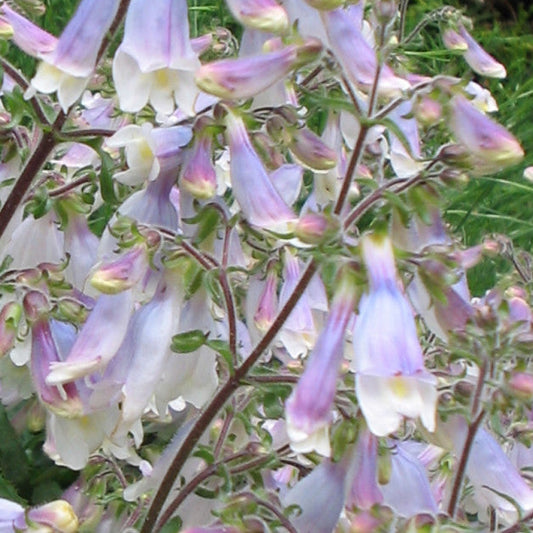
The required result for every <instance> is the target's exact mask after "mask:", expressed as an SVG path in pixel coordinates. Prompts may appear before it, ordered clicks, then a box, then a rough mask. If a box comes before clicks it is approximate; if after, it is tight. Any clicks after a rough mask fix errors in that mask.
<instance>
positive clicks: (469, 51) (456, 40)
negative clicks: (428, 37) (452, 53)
mask: <svg viewBox="0 0 533 533" xmlns="http://www.w3.org/2000/svg"><path fill="white" fill-rule="evenodd" d="M458 29H459V32H456V31H455V30H452V29H448V30H446V31H445V32H444V35H443V40H444V44H445V45H446V48H449V49H451V50H459V51H461V52H463V53H464V58H465V61H466V62H467V63H468V64H469V66H470V68H471V69H472V70H473V71H474V72H476V73H477V74H480V75H481V76H488V77H489V78H505V76H507V71H506V70H505V67H504V66H503V65H502V64H501V63H499V62H498V61H496V59H494V58H493V57H492V56H491V55H490V54H488V53H487V52H486V51H485V50H484V49H483V48H482V47H481V46H480V45H479V43H478V42H477V41H476V40H475V39H474V38H473V37H472V36H471V35H470V34H469V33H468V32H467V31H466V29H465V27H464V26H463V25H462V24H461V25H459V28H458Z"/></svg>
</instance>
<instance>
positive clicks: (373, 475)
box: [346, 429, 383, 510]
mask: <svg viewBox="0 0 533 533" xmlns="http://www.w3.org/2000/svg"><path fill="white" fill-rule="evenodd" d="M353 460H354V465H353V481H352V483H351V487H350V490H349V493H348V495H347V501H346V507H348V508H349V509H350V508H352V507H355V508H357V509H363V510H368V509H371V508H372V506H374V505H376V504H380V503H382V502H383V494H382V493H381V489H380V486H379V484H378V440H377V438H376V437H375V436H374V435H372V433H370V432H369V431H368V430H367V429H363V430H362V432H361V435H360V436H359V438H358V440H357V445H356V448H355V456H354V459H353Z"/></svg>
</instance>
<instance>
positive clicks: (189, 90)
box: [113, 0, 200, 115]
mask: <svg viewBox="0 0 533 533" xmlns="http://www.w3.org/2000/svg"><path fill="white" fill-rule="evenodd" d="M199 66H200V62H199V60H198V56H197V55H196V53H195V52H194V50H193V49H192V45H191V41H190V38H189V22H188V13H187V2H186V0H156V1H153V2H146V1H145V0H133V1H132V2H131V3H130V6H129V9H128V13H127V15H126V22H125V27H124V39H123V41H122V44H121V45H120V46H119V48H118V50H117V51H116V53H115V57H114V59H113V80H114V82H115V87H116V89H117V94H118V97H119V102H120V108H121V109H122V110H123V111H128V112H132V113H135V112H137V111H140V110H141V109H142V108H143V107H144V106H145V105H146V104H147V103H148V102H150V104H151V105H152V106H153V107H154V109H155V110H156V111H158V112H159V113H162V114H165V115H169V114H171V113H172V112H173V111H174V109H175V105H178V106H179V107H180V109H181V110H182V111H184V112H185V113H187V114H188V115H192V114H194V103H195V101H196V97H197V95H198V90H197V89H196V86H195V85H194V81H193V74H194V71H195V70H196V69H197V68H198V67H199Z"/></svg>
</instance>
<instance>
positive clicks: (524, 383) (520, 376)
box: [508, 372, 533, 398]
mask: <svg viewBox="0 0 533 533" xmlns="http://www.w3.org/2000/svg"><path fill="white" fill-rule="evenodd" d="M508 384H509V387H510V388H511V390H512V391H513V392H515V393H516V394H518V395H519V396H526V397H528V398H530V397H532V396H533V376H532V375H531V374H527V373H525V372H516V373H514V374H513V375H512V376H511V379H509V382H508Z"/></svg>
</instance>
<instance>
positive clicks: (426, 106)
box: [413, 96, 442, 126]
mask: <svg viewBox="0 0 533 533" xmlns="http://www.w3.org/2000/svg"><path fill="white" fill-rule="evenodd" d="M413 112H414V115H415V117H416V119H417V120H418V121H419V122H420V123H421V124H424V125H427V126H431V125H432V124H435V123H436V122H437V121H438V120H439V119H440V118H441V117H442V106H441V105H440V104H439V102H437V100H434V99H433V98H430V97H429V96H423V97H422V98H419V99H418V100H417V101H416V103H415V105H414V107H413Z"/></svg>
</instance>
